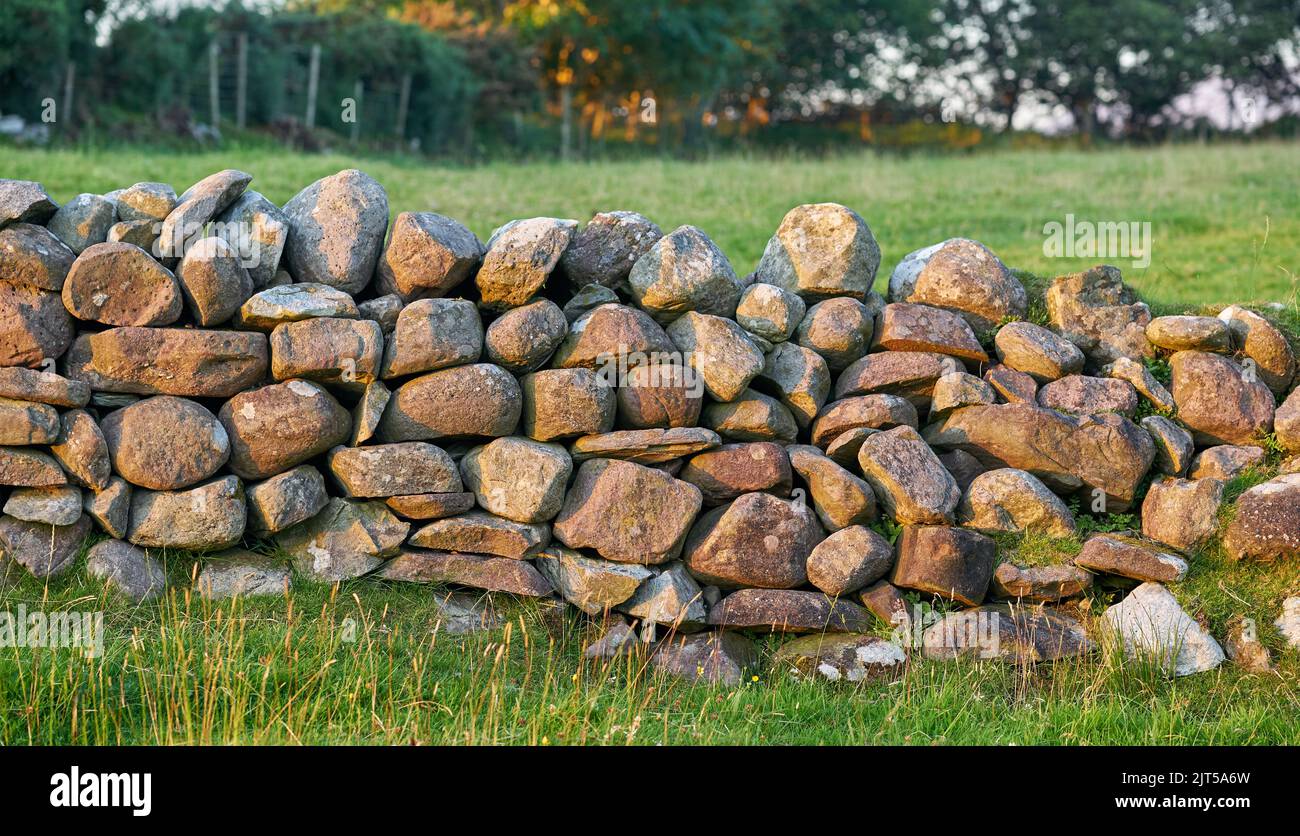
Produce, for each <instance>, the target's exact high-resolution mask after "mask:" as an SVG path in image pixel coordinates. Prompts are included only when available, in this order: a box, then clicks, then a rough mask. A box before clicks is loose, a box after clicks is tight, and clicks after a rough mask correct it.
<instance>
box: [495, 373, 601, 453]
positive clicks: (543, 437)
mask: <svg viewBox="0 0 1300 836" xmlns="http://www.w3.org/2000/svg"><path fill="white" fill-rule="evenodd" d="M519 387H520V389H521V391H522V393H523V430H524V434H525V435H527V436H528V437H529V438H532V439H535V440H537V441H554V440H556V439H561V438H573V437H575V436H580V435H589V434H594V433H605V432H609V431H610V430H611V429H613V427H614V410H615V400H614V390H613V389H612V388H611V387H610V386H609V384H608V383H607V382H606V381H605V379H604V378H603V377H601V376H600V375H599V374H597V373H596V372H593V371H591V370H589V369H585V368H574V369H546V370H544V371H540V372H534V373H533V374H530V375H526V376H525V377H523V378H522V379H521V380H520V381H519Z"/></svg>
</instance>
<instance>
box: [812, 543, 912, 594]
mask: <svg viewBox="0 0 1300 836" xmlns="http://www.w3.org/2000/svg"><path fill="white" fill-rule="evenodd" d="M893 565H894V547H893V546H891V545H890V543H889V541H888V540H886V539H885V538H884V537H881V536H880V535H879V534H877V533H876V532H875V531H872V530H871V529H869V528H867V527H866V526H862V525H854V526H849V527H848V528H842V529H840V530H839V531H836V532H835V533H834V534H832V535H830V536H829V537H827V538H826V539H825V540H822V541H821V542H820V543H818V544H817V546H816V547H815V548H814V549H813V550H812V552H811V553H810V554H809V555H808V582H809V583H811V584H812V585H813V586H815V587H817V588H818V589H820V590H821V591H822V592H825V593H826V594H827V595H830V596H832V597H839V596H842V595H848V594H849V593H851V592H855V591H857V590H859V589H861V588H862V587H864V586H866V585H867V584H869V583H871V582H872V581H875V580H878V579H880V578H882V577H884V576H885V575H886V574H887V573H888V572H889V569H890V567H891V566H893Z"/></svg>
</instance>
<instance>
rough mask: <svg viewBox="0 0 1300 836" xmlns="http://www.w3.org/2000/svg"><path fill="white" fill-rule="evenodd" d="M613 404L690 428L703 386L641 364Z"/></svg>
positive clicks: (689, 376)
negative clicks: (616, 403)
mask: <svg viewBox="0 0 1300 836" xmlns="http://www.w3.org/2000/svg"><path fill="white" fill-rule="evenodd" d="M1298 400H1300V399H1298ZM617 402H618V414H617V420H618V426H619V427H621V428H623V429H629V430H644V429H651V428H665V429H666V428H669V427H694V426H695V425H696V424H697V423H698V422H699V420H700V409H701V408H702V407H703V405H704V384H703V383H702V382H701V381H700V375H699V373H698V372H696V371H695V369H693V368H691V367H690V366H687V365H683V364H680V363H643V364H641V365H639V366H633V367H632V368H630V369H628V371H627V374H626V375H624V377H623V379H622V380H621V381H619V387H618V393H617Z"/></svg>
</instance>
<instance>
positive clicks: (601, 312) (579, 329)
mask: <svg viewBox="0 0 1300 836" xmlns="http://www.w3.org/2000/svg"><path fill="white" fill-rule="evenodd" d="M656 356H659V358H660V359H662V358H663V357H676V356H677V349H676V347H674V346H673V343H672V341H671V340H669V339H668V335H667V334H666V333H664V329H663V328H662V327H660V326H659V324H658V323H657V322H655V321H654V320H653V319H651V318H650V315H649V314H647V313H646V312H645V311H639V310H637V309H636V308H629V307H628V306H626V305H618V304H604V305H599V306H597V307H595V308H593V309H591V310H590V311H587V312H586V313H584V314H583V315H582V316H580V317H578V318H577V319H576V320H575V321H574V322H573V324H572V325H570V326H569V333H568V335H567V336H566V337H565V338H564V341H563V342H562V343H560V347H559V348H557V349H556V350H555V354H554V356H552V357H551V365H552V366H554V367H555V368H557V369H571V368H578V367H583V368H588V369H591V368H597V367H599V366H604V365H607V364H609V363H621V364H623V366H625V367H628V368H630V367H632V366H636V365H640V364H642V363H645V362H658V361H657V360H656V359H655V358H656Z"/></svg>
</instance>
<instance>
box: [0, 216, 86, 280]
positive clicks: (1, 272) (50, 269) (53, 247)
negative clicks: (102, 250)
mask: <svg viewBox="0 0 1300 836" xmlns="http://www.w3.org/2000/svg"><path fill="white" fill-rule="evenodd" d="M0 254H3V256H4V257H3V258H2V259H0V281H3V282H12V283H13V284H22V285H28V286H30V287H38V288H40V289H41V290H49V291H52V292H54V293H58V292H59V291H60V290H62V289H63V283H64V281H65V280H66V279H67V277H68V270H70V269H71V268H72V262H73V261H75V260H76V258H77V255H76V253H74V252H73V251H72V250H70V249H68V246H67V245H66V244H64V243H63V242H62V241H60V240H59V239H58V236H56V235H55V234H54V233H52V232H50V231H49V230H48V229H46V228H45V227H43V226H36V225H35V224H13V225H12V226H7V227H4V228H3V229H0Z"/></svg>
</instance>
